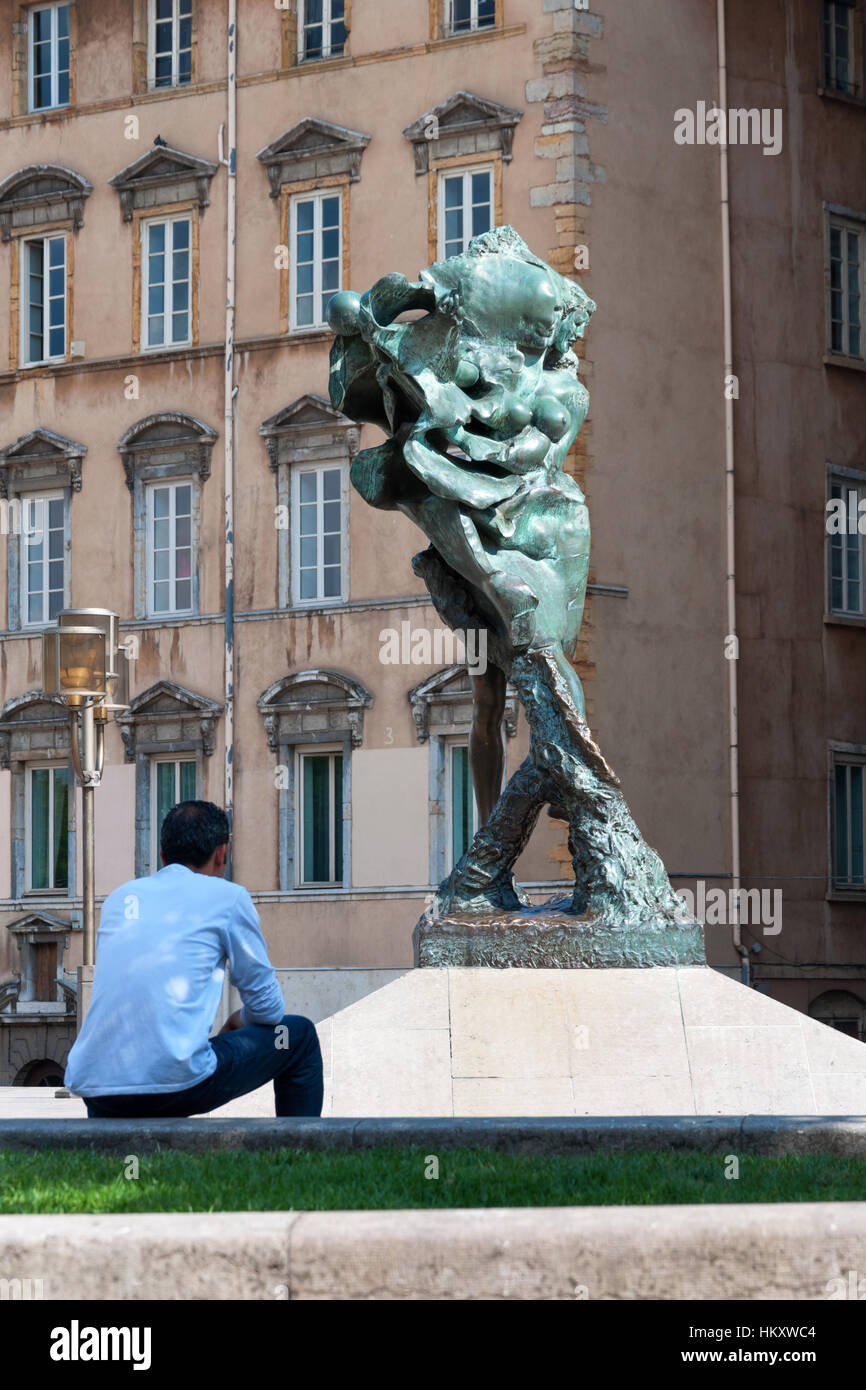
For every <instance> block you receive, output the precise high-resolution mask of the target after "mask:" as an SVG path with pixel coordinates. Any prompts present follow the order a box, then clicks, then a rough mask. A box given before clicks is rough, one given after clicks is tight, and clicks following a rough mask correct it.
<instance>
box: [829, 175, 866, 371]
mask: <svg viewBox="0 0 866 1390" xmlns="http://www.w3.org/2000/svg"><path fill="white" fill-rule="evenodd" d="M823 214H824V284H825V285H826V290H825V292H824V320H825V329H824V334H825V337H824V342H825V348H824V362H825V364H827V365H829V364H832V365H834V366H839V367H854V368H858V369H860V370H862V369H863V367H864V366H866V341H864V339H863V335H864V334H866V325H864V327H863V328H861V344H860V345H861V348H862V352H861V355H860V356H859V357H852V356H851V354H850V353H848V352H834V351H833V350H832V348H831V347H830V224H831V222H833V221H843V222H854V223H858V224H859V226H858V227H857V230H858V231H859V233H860V267H861V274H860V304H861V309H862V307H863V305H864V304H866V274H864V270H866V212H862V211H858V210H856V209H854V208H848V207H844V206H842V205H841V204H839V203H824V205H823ZM860 317H861V320H862V318H863V315H862V313H861V316H860Z"/></svg>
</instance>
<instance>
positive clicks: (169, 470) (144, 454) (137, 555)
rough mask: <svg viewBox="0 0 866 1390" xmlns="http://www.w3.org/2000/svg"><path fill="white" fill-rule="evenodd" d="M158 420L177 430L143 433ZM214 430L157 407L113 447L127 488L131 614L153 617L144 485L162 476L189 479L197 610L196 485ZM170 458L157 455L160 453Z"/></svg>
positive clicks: (206, 465)
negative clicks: (130, 517)
mask: <svg viewBox="0 0 866 1390" xmlns="http://www.w3.org/2000/svg"><path fill="white" fill-rule="evenodd" d="M161 425H176V426H177V430H178V432H177V433H176V434H173V435H170V436H166V437H163V438H155V439H142V438H141V436H142V435H143V434H145V433H146V432H147V431H148V430H151V429H155V428H158V427H159V426H161ZM216 438H217V435H216V431H215V430H212V429H211V428H210V426H209V425H206V424H205V423H204V422H203V421H202V420H197V419H196V418H195V416H193V415H187V414H186V413H185V412H182V411H168V410H166V411H159V412H158V413H156V414H154V415H148V416H145V417H144V419H142V420H138V421H136V423H135V424H134V425H132V426H130V428H129V429H128V430H126V431H125V433H124V434H123V435H121V437H120V439H119V441H118V444H117V450H118V453H119V454H120V455H121V458H122V460H123V468H124V472H125V474H126V485H127V487H128V488H129V490H130V492H131V493H132V514H133V572H134V588H133V617H134V618H135V619H143V618H148V617H155V618H156V619H157V620H158V618H159V614H155V615H152V614H150V613H149V612H148V603H149V595H148V593H147V549H146V547H147V488H148V484H149V483H152V482H160V481H162V480H164V479H170V480H171V481H181V480H183V479H186V478H189V480H190V483H191V485H192V514H193V524H192V552H193V560H192V616H195V615H196V614H198V613H199V611H200V590H199V564H198V556H199V524H200V516H201V488H202V484H203V483H204V482H206V481H207V479H208V478H209V477H210V466H211V450H212V449H213V446H214V443H215V441H216ZM164 454H171V455H174V457H172V458H168V459H164V460H163V461H160V455H164Z"/></svg>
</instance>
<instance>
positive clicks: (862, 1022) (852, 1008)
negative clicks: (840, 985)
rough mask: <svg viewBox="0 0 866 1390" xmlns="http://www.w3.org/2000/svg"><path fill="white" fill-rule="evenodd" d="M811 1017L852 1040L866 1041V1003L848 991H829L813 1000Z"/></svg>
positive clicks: (810, 1007) (810, 1009) (810, 1008)
mask: <svg viewBox="0 0 866 1390" xmlns="http://www.w3.org/2000/svg"><path fill="white" fill-rule="evenodd" d="M809 1017H810V1018H817V1019H818V1020H819V1021H820V1022H821V1023H826V1024H827V1025H828V1027H830V1028H836V1029H838V1031H839V1032H840V1033H847V1034H848V1036H849V1037H851V1038H859V1039H860V1041H861V1042H863V1041H864V1039H866V1003H864V1001H863V1000H862V999H861V998H859V996H858V995H856V994H852V993H851V992H850V991H849V990H847V989H828V990H825V992H824V993H823V994H819V995H818V997H817V999H813V1000H812V1002H811V1004H810V1005H809Z"/></svg>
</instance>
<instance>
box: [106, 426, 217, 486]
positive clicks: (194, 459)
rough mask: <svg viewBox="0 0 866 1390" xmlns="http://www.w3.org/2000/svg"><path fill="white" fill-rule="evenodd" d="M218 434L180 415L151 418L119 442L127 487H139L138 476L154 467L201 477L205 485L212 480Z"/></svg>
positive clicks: (122, 437) (128, 431)
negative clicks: (211, 472)
mask: <svg viewBox="0 0 866 1390" xmlns="http://www.w3.org/2000/svg"><path fill="white" fill-rule="evenodd" d="M216 438H217V434H216V430H212V429H211V427H210V425H206V424H205V423H204V421H203V420H197V419H196V418H195V416H194V415H185V414H183V413H182V412H180V411H162V412H160V414H158V415H148V416H146V417H145V418H144V419H143V420H139V421H137V422H136V424H134V425H131V426H130V428H129V429H128V430H126V431H125V432H124V433H123V434H122V435H121V436H120V439H119V440H118V441H117V451H118V453H119V454H120V456H121V458H122V460H123V467H124V471H125V473H126V484H127V487H128V488H129V490H130V491H133V489H134V487H135V479H136V476H138V475H139V474H142V473H143V472H146V471H147V470H148V469H149V468H151V467H157V468H159V469H160V471H161V472H163V473H170V472H176V473H189V472H192V473H197V474H198V477H199V480H200V481H201V482H205V480H206V479H207V478H209V477H210V463H211V450H212V449H213V446H214V443H215V442H216Z"/></svg>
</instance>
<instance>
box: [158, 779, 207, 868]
mask: <svg viewBox="0 0 866 1390" xmlns="http://www.w3.org/2000/svg"><path fill="white" fill-rule="evenodd" d="M150 786H151V795H152V797H153V805H152V807H151V814H150V824H151V827H152V829H153V844H152V845H151V857H150V863H151V870H152V872H155V871H156V870H157V869H158V868H159V866H160V858H159V837H160V833H161V831H162V823H163V821H164V820H165V818H166V816H167V815H168V813H169V811H170V810H171V808H172V806H176V805H177V803H178V802H179V801H194V800H195V798H196V764H195V759H194V758H191V759H183V760H181V759H178V758H154V759H153V769H152V772H151V778H150Z"/></svg>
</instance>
